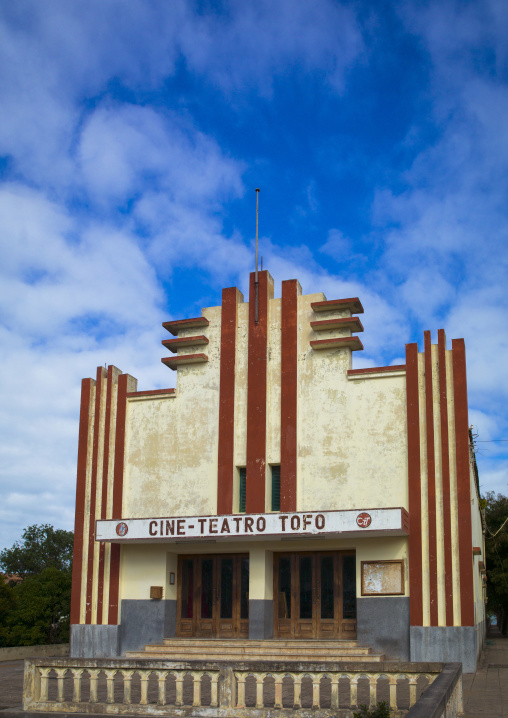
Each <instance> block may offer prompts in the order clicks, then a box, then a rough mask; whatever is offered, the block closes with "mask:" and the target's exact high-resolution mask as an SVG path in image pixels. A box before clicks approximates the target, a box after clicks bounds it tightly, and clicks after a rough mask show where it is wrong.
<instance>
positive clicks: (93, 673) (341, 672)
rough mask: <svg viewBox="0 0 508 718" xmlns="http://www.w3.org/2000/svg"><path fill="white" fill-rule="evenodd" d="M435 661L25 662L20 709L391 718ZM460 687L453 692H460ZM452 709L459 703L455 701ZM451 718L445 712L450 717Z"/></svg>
mask: <svg viewBox="0 0 508 718" xmlns="http://www.w3.org/2000/svg"><path fill="white" fill-rule="evenodd" d="M442 669H443V664H440V663H406V664H401V663H391V662H386V663H354V664H353V663H349V664H337V663H322V664H309V663H302V664H299V663H296V662H291V663H289V662H288V663H275V662H270V663H267V662H265V661H263V662H261V661H257V662H249V663H247V662H245V663H235V664H232V665H229V664H228V663H227V662H205V661H189V662H186V663H178V662H172V661H152V660H129V659H128V660H122V659H100V660H99V659H89V660H86V659H62V658H61V659H47V658H36V659H27V660H26V662H25V685H24V692H23V707H24V709H25V710H27V711H46V712H62V713H64V712H66V713H95V714H97V713H104V714H107V713H111V714H135V715H175V716H210V717H212V716H217V717H221V716H222V717H224V718H228V717H231V718H232V717H233V716H234V717H235V718H242V717H245V718H261V716H267V715H270V716H272V717H273V716H277V715H281V716H282V715H284V714H285V713H286V712H287V710H288V709H290V710H291V715H292V716H294V717H295V718H307V717H310V716H312V718H331V716H334V717H337V716H341V717H343V718H350V717H351V716H352V715H353V710H354V709H356V708H357V707H358V706H359V705H361V704H367V705H370V706H375V705H377V703H378V702H379V701H381V700H387V701H388V702H389V705H390V708H391V710H392V713H391V715H393V716H394V718H398V717H399V716H404V715H406V714H407V712H408V710H409V709H410V708H411V707H412V706H415V704H416V705H417V702H418V699H419V697H420V695H421V694H422V693H423V692H424V691H425V690H426V689H427V688H428V687H429V686H430V685H431V684H432V683H433V681H434V680H435V679H436V678H437V677H438V676H439V675H440V672H441V670H442ZM461 685H462V684H461V681H460V685H459V688H458V689H457V690H459V691H460V692H461ZM459 703H460V700H459ZM450 715H453V714H450Z"/></svg>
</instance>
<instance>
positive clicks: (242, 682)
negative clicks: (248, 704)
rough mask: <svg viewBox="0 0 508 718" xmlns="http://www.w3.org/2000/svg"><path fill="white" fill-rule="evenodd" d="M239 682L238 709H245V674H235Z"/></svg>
mask: <svg viewBox="0 0 508 718" xmlns="http://www.w3.org/2000/svg"><path fill="white" fill-rule="evenodd" d="M235 677H236V679H237V681H238V691H237V699H236V708H245V678H246V674H245V673H235Z"/></svg>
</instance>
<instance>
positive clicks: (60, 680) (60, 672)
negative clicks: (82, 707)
mask: <svg viewBox="0 0 508 718" xmlns="http://www.w3.org/2000/svg"><path fill="white" fill-rule="evenodd" d="M55 670H56V680H57V686H58V697H57V701H58V702H59V703H63V700H64V676H65V674H66V673H67V668H55Z"/></svg>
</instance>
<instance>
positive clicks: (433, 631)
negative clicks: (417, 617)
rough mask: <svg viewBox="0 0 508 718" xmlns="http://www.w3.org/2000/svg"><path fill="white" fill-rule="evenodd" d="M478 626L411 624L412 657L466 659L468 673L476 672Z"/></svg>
mask: <svg viewBox="0 0 508 718" xmlns="http://www.w3.org/2000/svg"><path fill="white" fill-rule="evenodd" d="M478 628H479V626H477V627H476V628H475V627H474V626H430V627H422V626H411V631H410V636H411V653H410V660H411V661H440V662H442V663H462V670H463V672H464V673H474V672H475V670H476V659H477V640H478V638H477V629H478Z"/></svg>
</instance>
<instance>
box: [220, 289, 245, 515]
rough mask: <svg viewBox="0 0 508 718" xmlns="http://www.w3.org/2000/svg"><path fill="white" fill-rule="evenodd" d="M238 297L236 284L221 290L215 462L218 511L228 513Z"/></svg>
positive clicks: (231, 482)
mask: <svg viewBox="0 0 508 718" xmlns="http://www.w3.org/2000/svg"><path fill="white" fill-rule="evenodd" d="M242 301H243V296H242V294H241V292H240V291H239V290H238V289H237V288H236V287H229V288H228V289H223V290H222V319H221V340H220V394H219V446H218V465H217V513H218V514H230V513H232V511H233V476H234V469H235V467H234V446H235V356H236V323H237V313H238V302H242Z"/></svg>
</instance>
